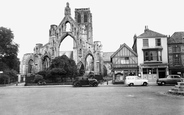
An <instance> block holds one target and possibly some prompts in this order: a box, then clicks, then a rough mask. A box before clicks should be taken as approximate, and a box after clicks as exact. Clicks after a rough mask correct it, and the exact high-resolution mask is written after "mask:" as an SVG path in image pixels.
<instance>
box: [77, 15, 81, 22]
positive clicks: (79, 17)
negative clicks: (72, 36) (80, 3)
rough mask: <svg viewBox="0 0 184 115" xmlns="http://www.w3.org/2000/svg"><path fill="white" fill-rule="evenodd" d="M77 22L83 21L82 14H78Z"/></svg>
mask: <svg viewBox="0 0 184 115" xmlns="http://www.w3.org/2000/svg"><path fill="white" fill-rule="evenodd" d="M77 22H78V23H81V15H80V14H78V19H77Z"/></svg>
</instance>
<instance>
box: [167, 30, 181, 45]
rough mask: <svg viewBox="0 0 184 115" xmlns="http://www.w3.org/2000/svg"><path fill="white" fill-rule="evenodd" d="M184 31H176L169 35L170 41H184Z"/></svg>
mask: <svg viewBox="0 0 184 115" xmlns="http://www.w3.org/2000/svg"><path fill="white" fill-rule="evenodd" d="M183 39H184V32H174V34H173V35H172V36H171V37H169V39H168V43H184V40H183Z"/></svg>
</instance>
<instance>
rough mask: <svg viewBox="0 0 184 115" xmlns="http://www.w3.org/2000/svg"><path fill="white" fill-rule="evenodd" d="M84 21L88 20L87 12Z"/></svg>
mask: <svg viewBox="0 0 184 115" xmlns="http://www.w3.org/2000/svg"><path fill="white" fill-rule="evenodd" d="M84 22H88V15H87V13H85V14H84Z"/></svg>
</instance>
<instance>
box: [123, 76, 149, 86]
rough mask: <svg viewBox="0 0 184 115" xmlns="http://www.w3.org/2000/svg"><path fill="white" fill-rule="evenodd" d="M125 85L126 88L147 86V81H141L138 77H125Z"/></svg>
mask: <svg viewBox="0 0 184 115" xmlns="http://www.w3.org/2000/svg"><path fill="white" fill-rule="evenodd" d="M125 85H128V86H133V85H143V86H147V85H148V80H147V79H142V78H141V77H139V76H126V79H125Z"/></svg>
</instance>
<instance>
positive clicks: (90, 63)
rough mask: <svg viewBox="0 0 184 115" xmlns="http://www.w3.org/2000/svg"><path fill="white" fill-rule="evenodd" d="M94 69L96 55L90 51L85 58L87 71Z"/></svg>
mask: <svg viewBox="0 0 184 115" xmlns="http://www.w3.org/2000/svg"><path fill="white" fill-rule="evenodd" d="M92 71H94V57H93V55H92V54H91V53H88V54H87V55H86V58H85V72H86V73H90V72H92Z"/></svg>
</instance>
